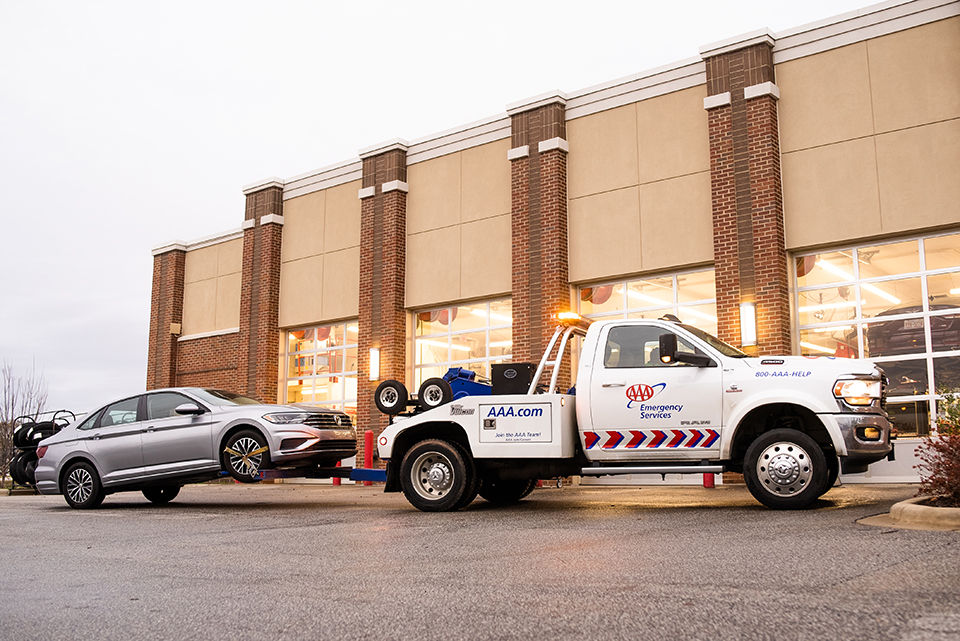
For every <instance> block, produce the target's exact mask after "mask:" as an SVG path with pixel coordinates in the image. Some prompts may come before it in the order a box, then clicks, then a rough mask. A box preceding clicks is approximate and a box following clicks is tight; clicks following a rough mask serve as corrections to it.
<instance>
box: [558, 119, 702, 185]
mask: <svg viewBox="0 0 960 641" xmlns="http://www.w3.org/2000/svg"><path fill="white" fill-rule="evenodd" d="M700 108H701V110H702V109H703V105H702V104H701V105H700ZM567 138H568V142H569V143H570V154H569V155H568V156H567V189H568V193H569V196H570V198H578V197H580V196H588V195H590V194H597V193H600V192H604V191H611V190H614V189H620V188H622V187H629V186H631V185H636V184H637V112H636V107H635V106H634V105H632V104H630V105H625V106H623V107H617V108H616V109H609V110H607V111H601V112H600V113H595V114H591V115H589V116H584V117H583V118H577V119H575V120H571V121H570V122H568V123H567Z"/></svg>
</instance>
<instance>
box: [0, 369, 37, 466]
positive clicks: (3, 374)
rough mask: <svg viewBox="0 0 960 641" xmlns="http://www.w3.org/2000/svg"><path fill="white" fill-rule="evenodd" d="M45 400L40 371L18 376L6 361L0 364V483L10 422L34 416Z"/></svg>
mask: <svg viewBox="0 0 960 641" xmlns="http://www.w3.org/2000/svg"><path fill="white" fill-rule="evenodd" d="M46 402H47V382H46V380H44V378H43V374H39V373H37V371H36V369H31V370H30V372H29V373H28V374H26V375H25V376H19V375H17V374H16V373H15V372H14V371H13V366H12V365H10V364H9V363H7V362H6V361H4V362H3V364H2V365H0V485H2V484H3V483H4V482H5V481H6V480H7V474H9V473H10V459H12V458H13V449H14V448H13V431H14V427H15V426H14V421H15V420H16V419H17V417H20V416H31V417H33V418H34V419H36V418H38V417H39V416H40V413H41V412H43V406H44V405H45V404H46Z"/></svg>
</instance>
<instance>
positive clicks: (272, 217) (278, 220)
mask: <svg viewBox="0 0 960 641" xmlns="http://www.w3.org/2000/svg"><path fill="white" fill-rule="evenodd" d="M270 223H273V224H275V225H282V224H283V216H279V215H277V214H267V215H266V216H260V224H261V225H269V224H270Z"/></svg>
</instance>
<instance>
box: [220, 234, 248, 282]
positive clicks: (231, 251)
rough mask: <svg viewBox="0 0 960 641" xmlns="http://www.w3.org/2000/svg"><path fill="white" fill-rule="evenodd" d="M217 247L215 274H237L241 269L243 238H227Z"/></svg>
mask: <svg viewBox="0 0 960 641" xmlns="http://www.w3.org/2000/svg"><path fill="white" fill-rule="evenodd" d="M216 247H217V276H226V275H227V274H237V273H239V272H240V271H241V270H242V269H243V238H242V237H241V238H236V239H234V240H228V241H227V242H225V243H220V244H219V245H217V246H216Z"/></svg>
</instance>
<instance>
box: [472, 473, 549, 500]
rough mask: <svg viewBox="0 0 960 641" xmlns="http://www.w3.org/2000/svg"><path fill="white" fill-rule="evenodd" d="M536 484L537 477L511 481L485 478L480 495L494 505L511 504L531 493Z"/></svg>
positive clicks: (481, 484)
mask: <svg viewBox="0 0 960 641" xmlns="http://www.w3.org/2000/svg"><path fill="white" fill-rule="evenodd" d="M536 486H537V480H536V479H520V480H510V481H501V480H495V479H484V480H483V482H481V483H480V496H482V497H483V498H485V499H487V500H488V501H490V502H491V503H493V504H494V505H510V504H511V503H516V502H517V501H519V500H520V499H522V498H523V497H525V496H526V495H528V494H530V492H532V491H533V488H535V487H536Z"/></svg>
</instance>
